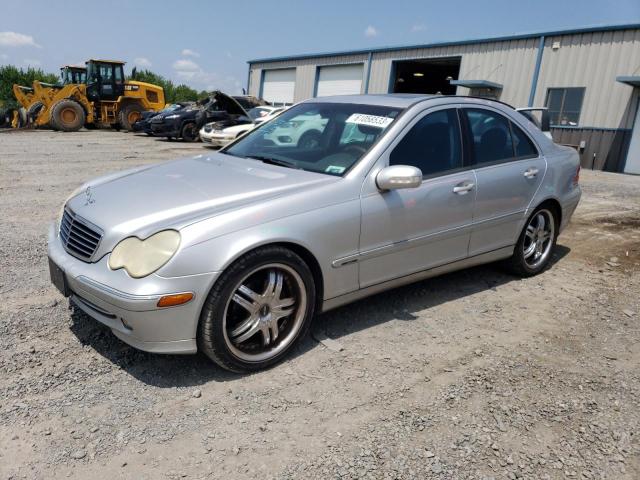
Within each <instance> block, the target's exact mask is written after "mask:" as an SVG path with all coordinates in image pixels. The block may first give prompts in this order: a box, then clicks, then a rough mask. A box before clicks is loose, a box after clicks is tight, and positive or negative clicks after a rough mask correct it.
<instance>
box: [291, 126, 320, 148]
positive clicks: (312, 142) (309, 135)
mask: <svg viewBox="0 0 640 480" xmlns="http://www.w3.org/2000/svg"><path fill="white" fill-rule="evenodd" d="M321 136H322V133H321V132H319V131H318V130H309V131H307V132H304V133H303V134H302V136H301V137H300V138H299V139H298V144H297V145H298V148H314V147H317V146H318V144H319V143H320V137H321Z"/></svg>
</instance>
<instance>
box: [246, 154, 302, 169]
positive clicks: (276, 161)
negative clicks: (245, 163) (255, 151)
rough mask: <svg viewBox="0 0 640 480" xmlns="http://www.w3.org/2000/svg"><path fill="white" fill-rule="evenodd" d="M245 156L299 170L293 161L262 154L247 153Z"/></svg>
mask: <svg viewBox="0 0 640 480" xmlns="http://www.w3.org/2000/svg"><path fill="white" fill-rule="evenodd" d="M247 158H252V159H254V160H260V161H261V162H262V163H269V164H271V165H279V166H281V167H287V168H295V169H296V170H300V167H298V166H297V165H296V164H295V163H293V162H289V161H287V160H280V159H279V158H271V157H265V156H262V155H247Z"/></svg>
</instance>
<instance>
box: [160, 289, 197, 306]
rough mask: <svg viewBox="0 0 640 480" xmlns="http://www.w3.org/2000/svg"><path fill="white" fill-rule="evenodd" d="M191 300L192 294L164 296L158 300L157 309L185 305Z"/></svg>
mask: <svg viewBox="0 0 640 480" xmlns="http://www.w3.org/2000/svg"><path fill="white" fill-rule="evenodd" d="M192 298H193V293H190V292H189V293H176V294H174V295H165V296H164V297H162V298H160V300H158V307H175V306H176V305H182V304H183V303H187V302H188V301H190V300H191V299H192Z"/></svg>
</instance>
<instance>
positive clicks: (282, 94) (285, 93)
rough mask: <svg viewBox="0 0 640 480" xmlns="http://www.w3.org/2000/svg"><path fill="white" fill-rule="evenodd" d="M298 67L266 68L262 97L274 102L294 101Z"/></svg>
mask: <svg viewBox="0 0 640 480" xmlns="http://www.w3.org/2000/svg"><path fill="white" fill-rule="evenodd" d="M295 87H296V69H295V68H283V69H278V70H265V71H264V75H263V78H262V98H264V99H265V100H266V101H267V102H270V103H274V104H278V105H279V104H283V103H289V104H291V103H293V92H294V90H295Z"/></svg>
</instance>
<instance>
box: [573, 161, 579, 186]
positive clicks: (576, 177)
mask: <svg viewBox="0 0 640 480" xmlns="http://www.w3.org/2000/svg"><path fill="white" fill-rule="evenodd" d="M578 183H580V165H578V168H576V174H575V175H574V176H573V186H574V187H577V186H578Z"/></svg>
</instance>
